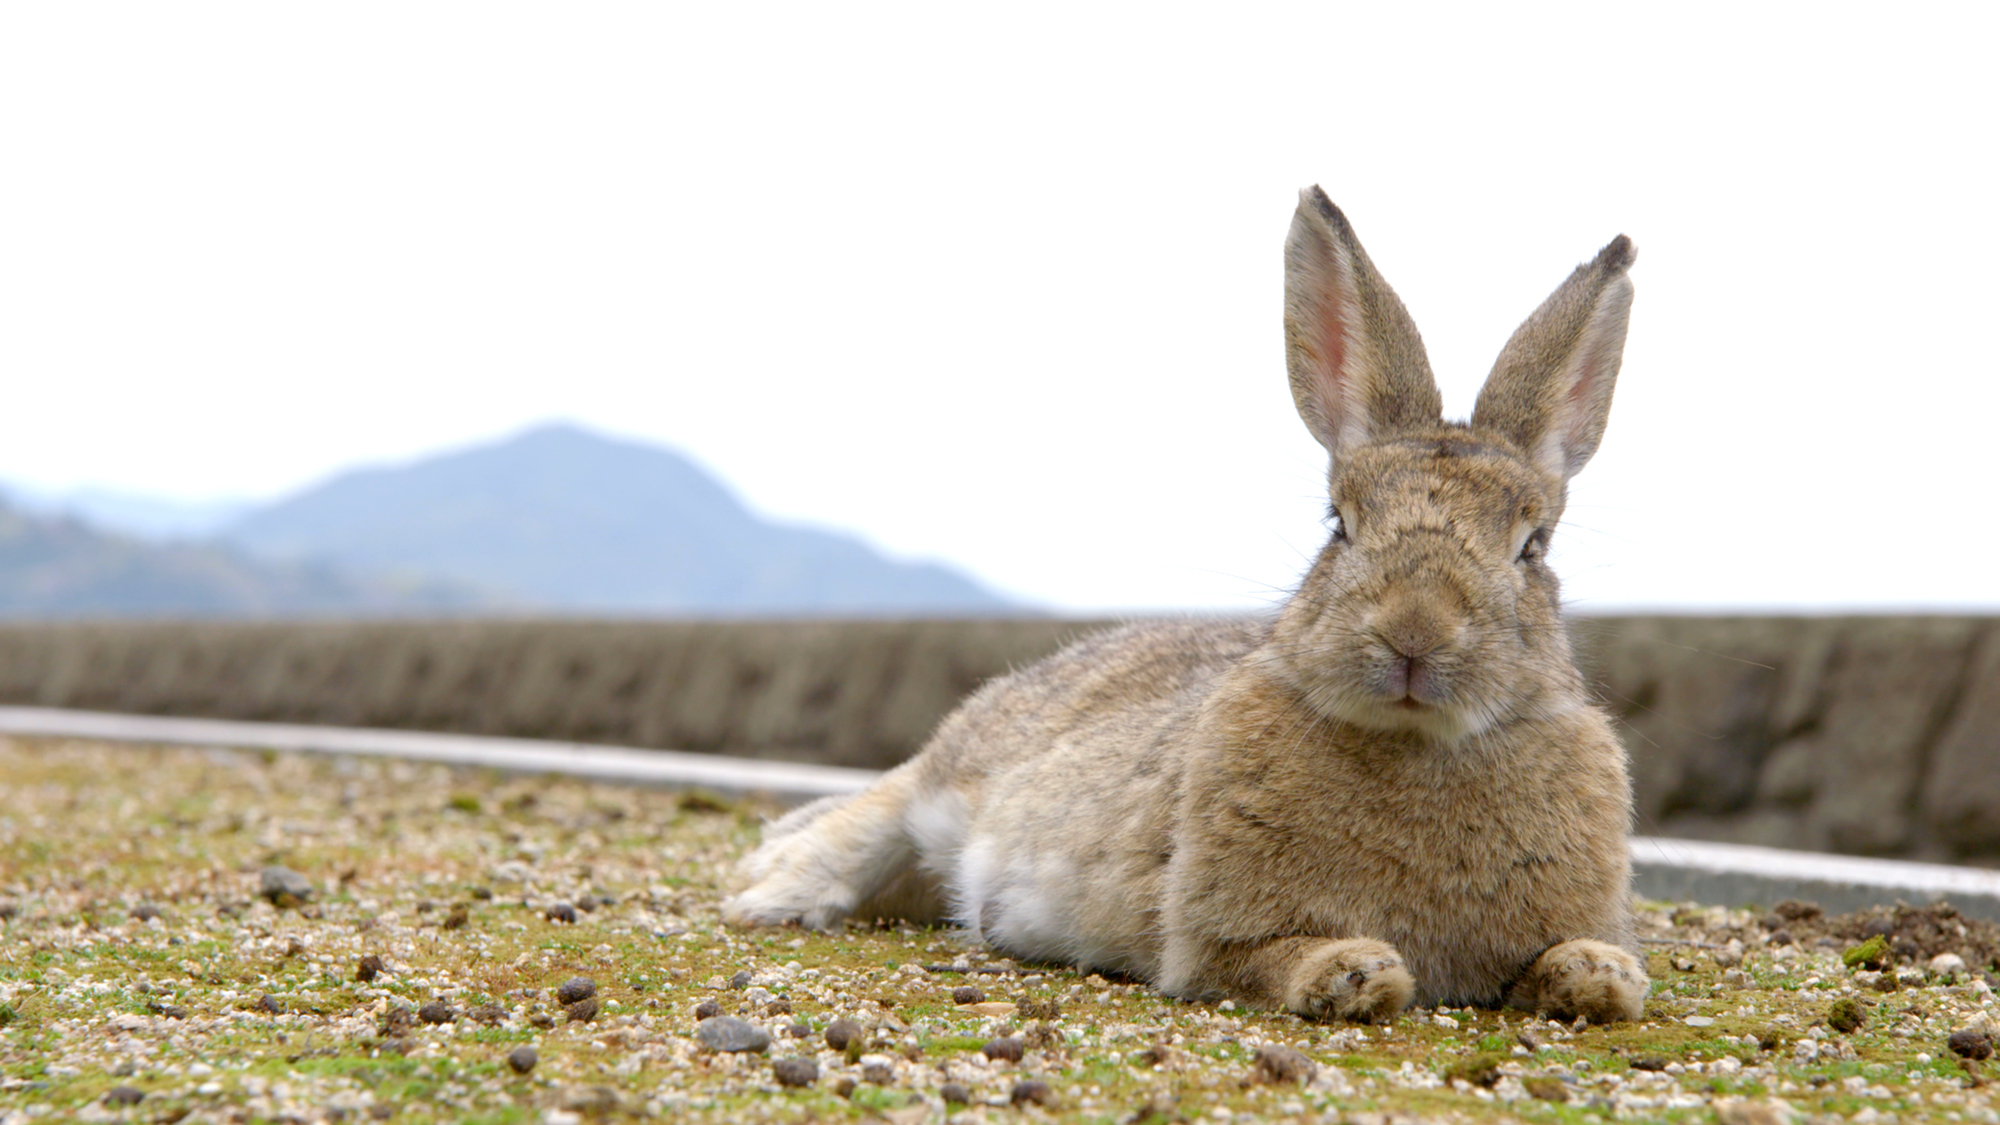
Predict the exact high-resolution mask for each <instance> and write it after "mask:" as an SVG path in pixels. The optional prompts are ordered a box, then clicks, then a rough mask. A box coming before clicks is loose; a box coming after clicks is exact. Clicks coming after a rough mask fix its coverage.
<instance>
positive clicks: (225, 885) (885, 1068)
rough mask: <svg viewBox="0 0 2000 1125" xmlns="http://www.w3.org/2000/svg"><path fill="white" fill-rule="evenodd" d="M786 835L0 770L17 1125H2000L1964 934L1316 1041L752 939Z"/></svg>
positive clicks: (692, 812) (1688, 941)
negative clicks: (1625, 1013) (749, 860)
mask: <svg viewBox="0 0 2000 1125" xmlns="http://www.w3.org/2000/svg"><path fill="white" fill-rule="evenodd" d="M760 811H761V810H758V809H755V808H752V807H747V806H740V805H735V804H729V803H724V802H719V801H715V800H711V799H708V798H704V797H701V796H695V795H681V794H675V793H670V792H663V791H657V790H643V789H631V788H618V787H614V786H606V785H589V784H581V783H578V782H574V781H568V780H563V779H550V778H521V777H507V776H500V775H490V774H480V773H472V772H464V771H451V770H446V769H442V768H436V767H430V766H416V765H403V764H395V763H382V762H372V761H353V760H345V759H325V758H311V757H291V756H281V755H255V754H242V753H234V752H224V751H195V750H169V749H138V748H130V747H111V746H104V745H98V744H89V743H77V742H61V741H34V740H24V739H17V740H12V741H7V740H0V918H4V921H0V1121H4V1122H14V1121H25V1120H55V1119H74V1120H86V1121H88V1120H130V1121H147V1122H171V1121H189V1122H193V1121H355V1122H365V1121H388V1120H413V1121H414V1120H449V1121H524V1120H525V1121H548V1122H570V1121H579V1122H580V1121H585V1120H595V1119H616V1118H623V1117H638V1116H653V1117H663V1118H667V1119H671V1120H688V1121H764V1120H770V1121H788V1122H789V1121H828V1120H831V1121H846V1120H882V1121H888V1122H895V1123H899V1125H914V1123H916V1122H920V1121H940V1120H946V1119H948V1120H951V1121H996V1122H997V1121H1013V1120H1065V1121H1118V1122H1127V1121H1146V1120H1157V1121H1173V1120H1185V1121H1213V1122H1220V1121H1227V1120H1258V1121H1261V1120H1301V1121H1350V1122H1369V1123H1384V1125H1386V1123H1388V1122H1408V1121H1412V1120H1439V1121H1464V1122H1475V1121H1478V1122H1483V1121H1527V1122H1568V1121H1597V1120H1610V1119H1619V1120H1641V1121H1658V1120H1664V1121H1712V1120H1718V1119H1719V1120H1721V1121H1723V1122H1726V1123H1729V1125H1764V1123H1781V1122H1787V1121H1793V1122H1799V1121H1807V1120H1825V1121H1854V1122H1863V1123H1867V1122H1882V1121H1932V1120H1936V1121H1973V1122H2000V1112H1996V1109H2000V1085H1988V1084H1986V1081H1985V1072H1986V1071H1987V1070H1990V1069H1993V1068H2000V1060H1992V1059H1990V1057H1989V1061H1986V1062H1984V1063H1982V1062H1980V1061H1976V1058H1977V1056H1980V1055H1982V1054H1985V1053H1990V1052H1991V1051H1992V1049H1993V1048H1992V1042H1993V1040H1995V1039H2000V1005H1996V1002H1995V1000H1994V996H1993V989H1994V986H1995V984H1996V983H2000V981H1996V980H1995V978H1994V977H1993V976H1992V975H1991V973H1992V971H1993V970H1994V969H1995V968H1996V965H1995V964H1994V956H1995V954H1996V952H2000V935H1996V931H1995V928H1994V927H1992V926H1991V925H1989V924H1985V923H1973V922H1969V921H1966V920H1962V919H1958V918H1956V917H1955V916H1953V915H1952V914H1951V913H1950V912H1949V911H1948V910H1946V911H1937V910H1928V911H1910V910H1906V911H1901V912H1892V911H1884V912H1877V913H1876V914H1873V915H1869V916H1856V917H1848V918H1838V919H1829V918H1824V917H1820V916H1818V915H1817V913H1816V912H1815V911H1813V910H1811V909H1809V908H1806V907H1802V906H1800V905H1799V904H1782V905H1779V906H1777V907H1776V908H1774V909H1759V908H1748V909H1724V908H1720V907H1700V906H1692V905H1680V906H1673V905H1667V904H1647V905H1646V906H1645V908H1644V912H1643V927H1644V933H1645V940H1646V943H1647V949H1648V952H1649V959H1650V962H1651V969H1652V972H1653V976H1654V982H1655V984H1654V994H1653V997H1652V999H1651V1000H1650V1002H1649V1003H1648V1007H1647V1018H1646V1019H1645V1020H1644V1021H1643V1022H1641V1023H1638V1024H1628V1025H1619V1026H1614V1027H1574V1026H1567V1025H1559V1024H1556V1023H1552V1022H1549V1021H1546V1020H1536V1019H1533V1018H1530V1017H1529V1016H1527V1015H1525V1014H1522V1013H1500V1012H1488V1011H1464V1010H1457V1011H1452V1010H1445V1009H1438V1010H1424V1011H1414V1012H1410V1013H1407V1014H1406V1015H1405V1016H1404V1017H1402V1018H1401V1019H1399V1020H1398V1021H1397V1022H1396V1023H1394V1024H1393V1025H1391V1026H1387V1027H1358V1026H1345V1025H1328V1024H1312V1023H1306V1022H1303V1021H1301V1020H1299V1019H1297V1018H1295V1017H1291V1016H1282V1015H1272V1014H1269V1013H1257V1012H1249V1011H1239V1010H1234V1009H1232V1008H1231V1007H1230V1006H1228V1005H1223V1006H1222V1007H1220V1008H1215V1007H1203V1006H1195V1005H1187V1004H1178V1003H1174V1002H1170V1001H1166V1000H1162V999H1161V998H1159V997H1157V996H1155V995H1153V994H1151V993H1150V992H1149V991H1148V990H1147V989H1146V988H1144V987H1143V986H1140V985H1135V984H1131V983H1127V982H1118V981H1107V980H1105V979H1104V978H1102V977H1099V976H1089V977H1079V976H1077V975H1076V974H1075V973H1073V972H1071V971H1069V970H1067V969H1063V968H1059V967H1050V966H1035V965H1028V966H1016V965H1013V964H1011V963H1009V962H1006V961H1001V960H996V959H994V958H992V957H991V956H990V955H989V954H986V953H984V952H982V951H980V950H976V949H967V948H965V947H964V946H963V945H962V944H961V943H960V942H959V941H958V940H957V938H956V937H955V936H954V935H953V934H952V933H950V932H948V931H932V930H918V929H911V928H907V927H899V926H893V925H890V926H881V927H877V928H872V929H857V930H850V931H849V932H848V933H846V934H843V935H839V936H832V937H829V936H821V935H803V934H800V933H797V932H792V931H776V932H765V933H756V934H742V933H737V932H734V931H730V930H727V929H725V928H723V927H722V926H721V925H720V924H719V923H718V921H717V920H716V914H715V906H716V903H717V901H718V899H719V897H720V894H719V880H720V879H722V878H723V877H724V876H725V873H726V872H727V870H728V867H729V865H730V863H731V861H732V860H733V859H734V858H735V857H736V856H737V855H739V854H741V853H742V851H743V850H744V849H745V848H746V847H748V846H749V845H750V844H751V843H753V842H754V840H755V837H756V829H757V823H758V813H759V812H760ZM1967 1056H1971V1057H1967Z"/></svg>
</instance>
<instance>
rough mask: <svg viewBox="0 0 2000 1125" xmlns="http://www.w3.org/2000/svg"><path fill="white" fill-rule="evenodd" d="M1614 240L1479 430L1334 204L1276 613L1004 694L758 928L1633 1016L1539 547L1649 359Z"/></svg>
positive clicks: (1623, 254)
mask: <svg viewBox="0 0 2000 1125" xmlns="http://www.w3.org/2000/svg"><path fill="white" fill-rule="evenodd" d="M1632 261H1633V249H1632V243H1631V242H1630V241H1629V240H1627V239H1626V238H1624V237H1622V236H1621V237H1619V238H1617V239H1615V240H1614V241H1613V242H1612V243H1611V244H1610V245H1609V246H1606V247H1605V248H1604V249H1603V250H1602V251H1601V252H1600V253H1599V254H1598V255H1597V257H1596V258H1595V259H1594V260H1592V261H1591V262H1589V263H1587V264H1585V265H1583V266H1580V267H1578V268H1577V270H1576V272H1575V273H1573V274H1571V275H1570V278H1569V280H1568V281H1566V282H1564V283H1563V285H1562V287H1561V288H1559V289H1557V290H1556V292H1555V294H1554V295H1553V296H1551V297H1550V298H1549V299H1548V301H1547V302H1545V303H1544V304H1543V305H1542V307H1541V308H1540V309H1538V310H1536V312H1535V314H1534V315H1533V316H1531V317H1529V318H1528V320H1527V322H1526V323H1524V324H1523V325H1521V327H1520V328H1519V329H1518V330H1517V331H1516V332H1515V333H1514V337H1513V339H1512V340H1510V341H1509V342H1508V344H1507V347H1506V348H1505V349H1504V350H1503V351H1502V352H1501V354H1500V359H1499V362H1498V363H1497V364H1496V365H1495V367H1494V369H1493V373H1492V375H1491V376H1490V377H1489V378H1488V379H1487V382H1486V386H1485V388H1484V390H1482V391H1481V392H1480V396H1479V401H1478V405H1477V406H1476V407H1475V409H1474V410H1473V415H1472V422H1471V423H1470V424H1469V425H1467V424H1464V423H1452V422H1445V421H1443V420H1442V419H1441V417H1440V414H1441V411H1442V403H1441V400H1440V398H1439V395H1438V391H1437V388H1436V386H1435V384H1434V383H1433V382H1432V379H1431V372H1430V364H1429V361H1428V360H1427V359H1426V357H1425V354H1424V347H1423V342H1422V340H1421V339H1419V337H1418V335H1417V330H1416V327H1415V326H1414V325H1413V324H1412V323H1411V321H1410V317H1409V314H1408V313H1407V312H1405V311H1404V309H1403V305H1402V302H1400V301H1399V300H1397V298H1396V295H1395V293H1394V292H1392V291H1391V290H1390V288H1389V286H1388V284H1387V283H1386V282H1384V281H1383V280H1382V278H1381V276H1380V275H1379V274H1377V273H1376V272H1375V267H1374V265H1373V264H1372V263H1370V262H1369V260H1368V256H1367V254H1365V253H1364V252H1363V251H1362V249H1361V244H1360V243H1359V242H1358V241H1356V239H1355V237H1354V231H1353V230H1352V228H1350V227H1349V226H1348V224H1347V220H1346V218H1345V217H1344V216H1342V215H1341V213H1340V211H1339V210H1338V209H1336V208H1335V207H1334V205H1333V204H1332V203H1331V202H1330V201H1328V199H1327V197H1326V196H1325V195H1324V194H1323V193H1321V192H1320V190H1319V189H1318V188H1311V189H1309V190H1307V191H1305V192H1304V193H1302V195H1301V198H1300V201H1299V208H1298V212H1297V214H1296V215H1295V216H1294V218H1293V220H1292V230H1291V236H1290V238H1289V240H1288V241H1287V243H1286V246H1285V284H1286V295H1285V342H1286V351H1287V356H1288V360H1289V364H1290V369H1291V384H1292V393H1293V396H1294V398H1295V399H1296V400H1297V402H1298V408H1299V413H1300V415H1302V416H1303V417H1304V419H1305V423H1306V427H1307V428H1308V429H1309V430H1311V431H1312V434H1313V436H1314V437H1315V438H1317V439H1319V442H1320V444H1321V445H1323V446H1325V447H1326V449H1327V452H1328V453H1329V454H1331V455H1332V459H1333V460H1332V470H1331V473H1330V492H1331V499H1332V522H1333V535H1332V538H1331V540H1330V541H1329V542H1328V543H1327V545H1326V548H1325V549H1324V550H1322V551H1321V552H1320V554H1319V557H1318V558H1317V559H1316V560H1315V561H1314V563H1313V566H1312V569H1311V571H1310V573H1308V574H1307V575H1306V577H1305V580H1304V581H1303V582H1302V583H1300V586H1299V589H1298V592H1297V593H1295V594H1294V595H1292V597H1291V598H1290V599H1289V600H1288V601H1287V602H1286V603H1285V604H1284V605H1283V606H1282V607H1281V608H1280V609H1279V610H1278V611H1277V613H1276V614H1275V616H1273V617H1270V618H1267V619H1262V620H1256V621H1247V622H1246V621H1230V620H1207V621H1204V620H1188V621H1176V622H1161V623H1148V624H1139V625H1132V626H1128V627H1125V628H1122V629H1117V630H1114V631H1112V632H1108V633H1104V634H1100V635H1097V636H1092V637H1089V638H1086V639H1084V640H1083V641H1080V642H1079V643H1077V644H1075V645H1073V646H1071V647H1070V648H1068V649H1066V650H1064V651H1062V652H1060V653H1057V654H1056V655H1055V656H1052V657H1050V658H1048V659H1047V660H1044V661H1042V662H1041V663H1039V664H1036V665H1034V666H1033V667H1030V668H1027V669H1025V670H1023V671H1021V672H1018V673H1015V674H1013V675H1011V676H1008V677H1006V678H1004V679H1000V680H996V681H994V682H993V683H991V684H988V685H987V686H986V687H985V688H983V689H982V690H981V691H979V692H978V693H977V694H976V695H974V696H973V697H972V698H971V699H970V700H968V701H967V702H966V703H965V705H964V706H962V707H960V708H959V709H958V711H957V712H956V713H954V714H953V715H952V716H951V717H950V718H949V719H947V720H946V721H945V722H944V724H943V725H942V727H940V728H939V730H938V732H937V735H936V736H935V737H934V738H933V739H932V740H931V742H930V744H929V745H928V746H927V747H925V749H924V751H923V753H921V754H920V755H918V756H917V757H916V758H914V759H912V760H911V761H909V762H907V763H905V764H903V765H902V766H900V767H898V768H897V769H895V770H893V771H891V772H890V773H888V774H887V775H885V776H884V777H883V778H882V780H881V781H880V782H878V783H876V784H875V785H874V786H873V787H871V788H870V789H868V790H867V791H866V792H863V793H861V794H858V795H855V796H852V797H840V798H828V799H826V800H823V801H819V802H817V803H814V804H812V805H808V806H806V807H804V808H801V809H798V810H796V811H794V812H792V813H791V814H789V815H787V816H785V817H784V818H782V819H780V820H779V821H777V822H776V823H774V824H773V825H771V826H770V828H769V830H768V832H767V833H766V839H765V841H764V843H763V845H762V846H761V847H760V848H758V850H757V851H756V852H755V853H754V854H752V855H751V856H750V857H749V858H748V859H747V860H746V861H745V863H744V869H745V874H746V875H747V876H748V879H749V885H748V887H747V889H745V890H743V891H742V893H740V894H738V895H737V896H736V897H734V898H732V899H730V900H729V901H728V902H727V903H726V904H725V905H724V908H723V909H724V915H725V917H727V918H728V919H729V920H731V921H732V922H735V923H737V924H742V925H755V924H769V923H787V922H799V923H803V924H804V925H806V926H810V927H814V928H826V927H831V926H836V925H838V924H840V922H841V920H842V919H844V918H846V917H848V916H849V915H852V914H855V913H857V912H858V913H860V914H862V915H863V916H867V917H873V916H876V915H900V916H905V917H913V918H918V919H940V918H948V919H950V920H953V921H955V922H957V923H958V924H960V925H962V926H965V927H966V928H967V929H969V930H971V931H972V933H973V935H974V936H976V937H978V938H981V939H983V940H985V941H986V942H988V943H990V944H992V945H993V946H996V947H998V948H999V949H1002V950H1005V951H1006V952H1008V953H1010V954H1013V955H1016V956H1019V957H1023V958H1028V959H1035V960H1047V961H1062V962H1074V963H1076V964H1079V965H1082V966H1089V967H1093V968H1099V969H1103V970H1115V971H1120V972H1124V973H1130V974H1134V975H1137V976H1141V977H1144V978H1147V979H1149V980H1151V981H1153V982H1154V983H1155V984H1156V985H1157V986H1158V987H1159V988H1160V990H1161V991H1163V992H1165V993H1168V994H1170V995H1174V996H1180V997H1186V998H1190V999H1209V998H1221V997H1234V998H1236V999H1238V1000H1243V1001H1248V1002H1250V1003H1254V1004H1260V1005H1268V1006H1273V1007H1280V1006H1281V1007H1284V1008H1288V1009H1290V1010H1292V1011H1295V1012H1298V1013H1301V1014H1303V1015H1308V1016H1333V1017H1344V1018H1350V1019H1382V1018H1386V1017H1389V1016H1392V1015H1394V1014H1395V1013H1396V1012H1398V1011H1401V1010H1402V1009H1403V1008H1404V1007H1406V1006H1408V1005H1409V1004H1410V1003H1411V1002H1412V1001H1413V1000H1414V1001H1416V1002H1418V1003H1423V1004H1434V1003H1439V1002H1450V1003H1458V1004H1482V1005H1492V1004H1497V1003H1501V1002H1503V1001H1504V1002H1509V1003H1512V1004H1514V1005H1517V1006H1520V1007H1524V1008H1530V1009H1535V1010H1538V1011H1545V1012H1550V1013H1556V1014H1561V1015H1563V1016H1566V1017H1567V1016H1582V1017H1586V1018H1588V1019H1590V1020H1592V1021H1609V1020H1616V1019H1632V1018H1636V1017H1637V1016H1638V1015H1639V1014H1640V1012H1641V1009H1642V1004H1643V1001H1644V999H1645V996H1646V991H1647V987H1648V982H1647V979H1646V974H1645V971H1644V969H1643V968H1642V967H1641V962H1640V961H1639V960H1638V959H1637V958H1635V957H1634V956H1633V953H1632V949H1633V939H1632V932H1631V924H1630V919H1629V914H1628V910H1629V900H1630V881H1631V874H1630V866H1629V862H1628V860H1627V856H1626V831H1627V825H1628V820H1629V816H1630V805H1631V792H1630V785H1629V782H1628V781H1627V778H1626V772H1625V756H1624V752H1623V750H1622V749H1621V748H1620V746H1619V744H1618V740H1617V738H1616V736H1615V735H1614V734H1613V733H1612V730H1611V726H1610V723H1609V721H1608V720H1607V719H1606V717H1605V716H1604V714H1603V713H1602V712H1601V711H1599V710H1598V709H1597V708H1596V707H1595V706H1593V705H1592V703H1591V701H1590V698H1589V694H1588V692H1586V690H1585V688H1584V685H1583V682H1582V679H1581V678H1580V677H1579V675H1578V673H1577V671H1576V667H1575V664H1574V662H1573V660H1572V658H1571V655H1570V649H1569V642H1568V639H1567V637H1566V635H1565V633H1564V631H1563V626H1562V620H1561V616H1560V612H1559V598H1558V593H1557V583H1556V577H1555V575H1554V574H1553V573H1551V572H1550V571H1549V569H1548V566H1547V565H1546V563H1545V562H1544V554H1545V553H1546V551H1547V549H1548V543H1549V536H1550V534H1551V533H1552V532H1553V531H1554V529H1555V526H1556V523H1557V521H1558V520H1559V519H1560V518H1561V516H1562V512H1563V504H1564V499H1565V495H1566V491H1567V481H1568V479H1569V478H1570V477H1571V476H1573V475H1574V474H1575V473H1576V472H1577V470H1579V469H1581V468H1582V467H1583V465H1584V463H1585V462H1586V461H1588V460H1589V459H1590V456H1591V454H1592V453H1593V452H1595V451H1596V449H1597V444H1598V441H1599V439H1600V438H1601V437H1602V436H1603V433H1604V423H1605V415H1606V413H1607V412H1608V411H1609V409H1610V406H1611V391H1612V386H1613V384H1614V383H1615V382H1616V380H1617V377H1618V366H1619V360H1620V356H1621V353H1622V349H1623V347H1624V342H1625V323H1626V315H1627V312H1628V310H1629V309H1630V307H1631V303H1632V283H1631V282H1630V281H1629V280H1628V279H1627V278H1626V270H1627V268H1628V267H1630V266H1631V264H1632Z"/></svg>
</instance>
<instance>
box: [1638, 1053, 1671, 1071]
mask: <svg viewBox="0 0 2000 1125" xmlns="http://www.w3.org/2000/svg"><path fill="white" fill-rule="evenodd" d="M1632 1069H1633V1070H1651V1071H1661V1070H1665V1069H1667V1060H1666V1059H1665V1058H1662V1057H1661V1056H1659V1055H1640V1056H1639V1057H1638V1058H1636V1059H1633V1060H1632Z"/></svg>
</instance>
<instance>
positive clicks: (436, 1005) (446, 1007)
mask: <svg viewBox="0 0 2000 1125" xmlns="http://www.w3.org/2000/svg"><path fill="white" fill-rule="evenodd" d="M417 1018H418V1019H420V1020H422V1021H424V1022H425V1023H450V1022H451V1021H453V1020H455V1019H457V1018H458V1013H457V1012H455V1011H453V1010H452V1007H451V1005H450V1004H447V1003H445V1002H444V1001H442V1000H432V1001H431V1002H430V1003H428V1004H425V1005H424V1006H423V1007H421V1008H418V1009H417Z"/></svg>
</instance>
